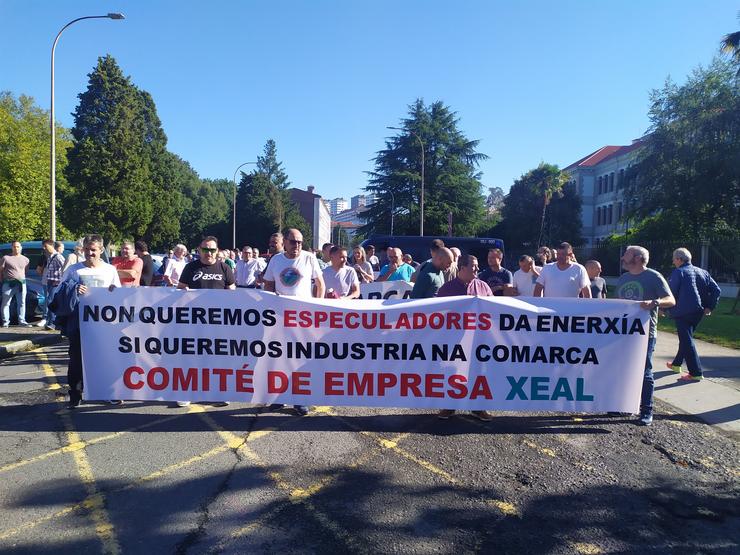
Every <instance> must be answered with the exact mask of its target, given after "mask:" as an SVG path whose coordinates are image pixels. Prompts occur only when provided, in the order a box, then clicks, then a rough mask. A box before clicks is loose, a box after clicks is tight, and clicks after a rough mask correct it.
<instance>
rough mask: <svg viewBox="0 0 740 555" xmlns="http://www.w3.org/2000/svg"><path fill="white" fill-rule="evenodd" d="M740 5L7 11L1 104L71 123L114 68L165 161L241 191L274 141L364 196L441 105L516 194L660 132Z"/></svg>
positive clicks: (492, 182)
mask: <svg viewBox="0 0 740 555" xmlns="http://www.w3.org/2000/svg"><path fill="white" fill-rule="evenodd" d="M738 10H740V5H739V4H738V3H737V2H736V1H730V0H711V1H709V2H707V1H699V0H696V1H686V0H650V1H647V2H646V1H641V0H639V1H638V0H623V1H620V2H606V1H596V0H591V1H585V0H583V1H577V0H569V1H553V0H551V1H521V2H514V1H510V2H501V1H493V0H490V1H472V0H471V1H464V0H458V1H455V2H453V1H447V2H441V1H436V0H426V1H422V0H407V1H403V0H372V1H365V2H360V1H351V0H344V1H340V0H334V1H324V0H311V1H309V0H305V1H300V2H299V1H287V0H273V1H261V2H258V1H239V2H236V1H218V0H214V1H210V2H205V1H202V0H201V1H187V0H180V1H155V0H152V1H125V0H119V1H115V2H114V1H107V0H98V1H64V2H58V1H43V2H42V1H31V0H0V90H9V91H11V92H12V93H14V94H16V95H17V94H21V93H23V94H28V95H31V96H33V97H34V98H36V100H37V102H39V103H40V104H41V105H42V106H43V107H45V108H48V105H49V56H50V49H51V44H52V41H53V39H54V36H55V35H56V33H57V32H58V30H59V29H60V28H61V27H62V26H63V25H64V24H65V23H66V22H68V21H69V20H71V19H74V18H76V17H80V16H83V15H97V14H101V13H107V12H115V11H120V12H123V13H124V14H125V15H126V20H124V21H111V20H107V19H103V20H91V21H82V22H79V23H77V24H75V25H74V26H72V27H70V28H69V29H68V30H67V31H65V33H64V35H63V36H62V38H61V39H60V43H59V46H58V47H57V62H56V80H57V84H56V102H57V119H58V120H59V121H61V123H62V124H64V125H67V126H71V125H72V124H73V119H72V116H71V115H70V114H71V112H72V111H73V110H74V108H75V106H76V104H77V94H79V93H80V92H82V91H83V90H84V89H85V87H86V84H87V74H88V73H89V72H90V70H91V69H92V68H93V66H94V65H95V63H96V59H97V57H98V56H101V55H105V54H106V53H110V54H111V55H113V56H114V57H115V58H116V60H117V61H118V63H119V64H120V65H121V67H122V68H123V71H124V72H125V73H126V74H127V75H130V76H131V77H132V79H133V81H134V83H135V84H136V85H137V86H139V87H141V88H143V89H145V90H147V91H149V92H150V93H151V94H152V96H153V97H154V100H155V102H156V104H157V109H158V112H159V116H160V118H161V119H162V124H163V127H164V130H165V132H166V133H167V136H168V138H169V148H170V150H172V151H173V152H175V153H177V154H178V155H180V156H181V157H182V158H184V159H185V160H188V161H189V162H190V163H191V164H192V166H193V167H194V168H195V169H196V170H197V171H198V173H199V174H200V175H201V176H202V177H228V178H231V177H232V176H233V174H234V170H235V169H236V167H237V166H238V165H239V164H241V163H242V162H245V161H250V160H254V159H255V157H256V156H257V154H259V153H260V152H261V150H262V147H263V145H264V143H265V141H266V140H267V139H268V138H273V139H275V141H276V142H277V147H278V156H279V158H280V159H281V160H282V161H283V163H284V166H285V168H286V170H287V172H288V175H289V176H290V179H291V181H292V182H293V185H294V186H297V187H301V188H305V186H306V185H309V184H313V185H315V186H316V192H318V193H319V194H321V195H322V196H324V197H326V198H333V197H336V196H344V197H346V198H349V196H351V195H354V194H357V193H359V192H361V189H362V187H364V185H365V183H366V177H365V174H364V172H365V171H367V170H370V169H372V162H371V159H372V158H373V157H374V155H375V153H376V152H377V151H378V150H379V149H381V148H383V146H384V142H383V141H384V138H385V137H387V136H388V134H390V133H392V132H391V131H388V130H386V129H385V128H386V126H388V125H398V123H399V120H400V119H401V118H403V117H404V116H405V114H406V110H407V106H408V105H409V104H411V103H412V102H413V101H414V100H415V99H416V98H417V97H421V98H423V99H424V100H425V101H426V102H428V103H429V102H432V101H436V100H442V101H443V102H445V103H446V104H448V105H449V106H450V107H451V108H452V109H454V110H455V111H456V112H457V113H458V116H459V118H460V127H461V129H462V130H463V131H464V132H465V134H466V135H467V136H468V137H469V138H471V139H479V140H480V141H481V142H480V146H479V148H480V150H481V151H482V152H484V153H486V154H488V155H489V156H490V158H489V159H488V160H487V161H486V162H485V163H483V164H482V165H481V170H482V171H483V179H482V181H483V184H484V186H486V187H489V186H501V187H503V188H504V189H505V190H508V188H509V186H510V185H511V183H512V182H513V180H514V179H515V178H516V177H518V176H519V175H521V174H522V173H523V172H525V171H527V170H528V169H530V168H532V167H534V166H536V165H537V164H538V163H539V162H540V161H547V162H552V163H557V164H560V165H561V166H566V165H568V164H569V163H571V162H573V161H575V160H577V159H578V158H580V157H582V156H584V155H585V154H587V153H589V152H590V151H592V150H595V149H596V148H599V147H601V146H603V145H605V144H629V142H630V141H631V140H632V139H634V138H636V137H638V136H640V135H641V134H642V133H643V132H644V131H645V130H646V129H647V127H648V124H649V122H648V119H647V109H648V101H649V91H650V90H651V89H653V88H656V87H660V86H661V85H662V84H663V82H664V80H665V78H666V77H667V76H669V75H670V76H672V77H673V78H674V79H675V80H677V81H679V82H680V81H683V79H684V78H685V76H686V75H687V74H688V73H689V72H690V71H691V70H692V69H693V68H694V67H696V66H697V65H699V64H707V63H709V62H710V61H711V59H712V57H713V56H714V55H715V54H716V53H717V49H718V44H719V41H720V39H721V37H722V36H723V35H724V34H725V33H728V32H731V31H735V30H737V27H738V20H737V12H738Z"/></svg>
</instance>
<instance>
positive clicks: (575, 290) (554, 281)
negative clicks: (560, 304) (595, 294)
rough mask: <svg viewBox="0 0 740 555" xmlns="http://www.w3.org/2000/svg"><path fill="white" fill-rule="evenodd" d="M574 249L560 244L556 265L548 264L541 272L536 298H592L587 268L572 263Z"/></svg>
mask: <svg viewBox="0 0 740 555" xmlns="http://www.w3.org/2000/svg"><path fill="white" fill-rule="evenodd" d="M572 256H573V247H572V246H571V245H570V243H560V246H559V247H558V249H557V258H556V262H555V263H554V264H548V265H547V266H545V267H544V268H542V271H541V272H540V277H538V278H537V284H536V285H535V286H534V296H535V297H542V296H545V297H578V296H579V295H580V296H582V297H584V298H586V299H590V298H591V280H590V279H589V277H588V272H587V271H586V268H584V267H583V266H581V265H580V264H578V263H576V262H571V257H572ZM543 292H544V295H543Z"/></svg>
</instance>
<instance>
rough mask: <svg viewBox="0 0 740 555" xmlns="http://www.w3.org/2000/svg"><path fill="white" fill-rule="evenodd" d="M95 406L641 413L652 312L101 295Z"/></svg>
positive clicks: (471, 301) (91, 333)
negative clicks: (109, 402)
mask: <svg viewBox="0 0 740 555" xmlns="http://www.w3.org/2000/svg"><path fill="white" fill-rule="evenodd" d="M80 327H81V333H82V355H83V367H84V379H85V382H84V383H85V391H86V393H85V396H86V398H88V399H125V400H129V399H130V400H152V401H154V400H157V401H163V400H169V401H173V400H180V401H211V402H212V401H235V402H246V403H275V402H279V403H287V404H301V405H310V404H314V405H335V406H337V405H354V406H369V407H408V408H437V409H441V408H448V409H460V410H465V409H468V410H506V411H565V412H605V411H619V412H637V410H638V406H639V399H640V391H641V385H642V378H643V374H644V368H645V354H646V350H647V339H648V327H649V312H648V311H647V310H643V309H641V308H640V306H639V303H637V302H634V301H621V300H589V299H543V298H537V299H535V298H527V299H526V300H524V298H510V297H445V298H435V299H423V300H349V301H346V300H327V299H295V298H291V297H280V296H277V295H274V294H272V293H266V292H263V291H259V290H253V289H238V290H236V291H184V290H175V289H170V288H155V287H151V288H140V289H138V288H137V289H123V288H120V289H115V290H113V291H108V290H107V289H94V290H91V291H90V292H89V293H88V294H87V295H85V296H84V297H83V298H82V300H81V306H80Z"/></svg>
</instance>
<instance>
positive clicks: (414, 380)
mask: <svg viewBox="0 0 740 555" xmlns="http://www.w3.org/2000/svg"><path fill="white" fill-rule="evenodd" d="M420 385H421V376H420V375H419V374H401V397H408V396H409V390H411V391H412V392H413V394H414V397H421V390H420V389H419V386H420Z"/></svg>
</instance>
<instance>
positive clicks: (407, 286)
mask: <svg viewBox="0 0 740 555" xmlns="http://www.w3.org/2000/svg"><path fill="white" fill-rule="evenodd" d="M413 288H414V284H413V283H409V282H408V281H374V282H372V283H361V284H360V298H361V299H369V300H371V299H408V298H409V297H410V296H411V290H412V289H413Z"/></svg>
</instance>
